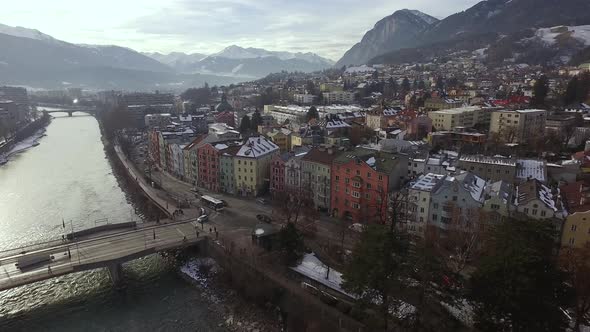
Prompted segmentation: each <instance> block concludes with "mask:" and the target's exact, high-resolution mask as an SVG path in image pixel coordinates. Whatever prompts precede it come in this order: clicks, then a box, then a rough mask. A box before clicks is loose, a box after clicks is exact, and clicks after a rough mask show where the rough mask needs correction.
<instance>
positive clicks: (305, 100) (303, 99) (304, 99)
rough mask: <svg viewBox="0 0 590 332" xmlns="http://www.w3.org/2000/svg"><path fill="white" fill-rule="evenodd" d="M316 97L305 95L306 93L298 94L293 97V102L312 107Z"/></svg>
mask: <svg viewBox="0 0 590 332" xmlns="http://www.w3.org/2000/svg"><path fill="white" fill-rule="evenodd" d="M315 98H316V97H315V96H314V95H311V94H304V93H296V94H294V95H293V101H295V102H296V103H298V104H304V105H310V104H313V101H314V99H315Z"/></svg>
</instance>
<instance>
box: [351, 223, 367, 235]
mask: <svg viewBox="0 0 590 332" xmlns="http://www.w3.org/2000/svg"><path fill="white" fill-rule="evenodd" d="M348 229H350V230H351V231H354V232H357V233H362V232H363V230H364V229H365V225H363V224H359V223H354V224H352V225H350V226H348Z"/></svg>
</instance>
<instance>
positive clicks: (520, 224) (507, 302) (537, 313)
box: [471, 220, 568, 331]
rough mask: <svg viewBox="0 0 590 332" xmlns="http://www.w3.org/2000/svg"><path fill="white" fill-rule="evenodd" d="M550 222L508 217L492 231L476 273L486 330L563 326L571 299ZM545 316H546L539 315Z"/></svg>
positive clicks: (479, 319) (479, 316)
mask: <svg viewBox="0 0 590 332" xmlns="http://www.w3.org/2000/svg"><path fill="white" fill-rule="evenodd" d="M555 235H556V233H555V230H554V228H553V226H552V224H551V223H549V222H547V221H536V220H507V221H506V222H502V223H500V224H499V225H497V226H496V227H495V229H494V231H493V232H492V235H491V237H490V240H489V242H488V245H487V246H486V251H485V254H484V255H483V257H482V259H481V260H480V261H479V264H478V265H477V269H476V271H475V272H474V274H473V275H472V278H471V297H472V299H473V300H474V301H475V303H476V305H475V314H476V326H477V327H478V328H479V329H480V330H482V331H561V330H564V329H565V328H566V327H567V322H566V318H565V316H564V314H563V313H562V311H561V309H560V307H566V306H567V304H568V298H567V290H566V288H567V286H566V285H565V283H564V281H565V280H564V274H563V273H562V272H561V271H560V270H558V269H557V265H556V264H555V263H556V257H555V254H554V247H555ZM539 318H542V319H539Z"/></svg>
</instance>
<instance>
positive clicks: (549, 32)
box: [536, 25, 590, 45]
mask: <svg viewBox="0 0 590 332" xmlns="http://www.w3.org/2000/svg"><path fill="white" fill-rule="evenodd" d="M560 28H561V29H560ZM563 28H566V29H567V31H570V32H573V34H572V37H573V38H576V39H578V40H579V41H581V42H583V43H584V44H585V45H590V25H578V26H565V27H552V28H542V29H539V30H537V33H536V35H537V37H539V38H541V40H543V41H544V42H546V43H547V44H551V45H552V44H555V42H556V39H555V38H556V37H557V36H559V35H561V34H562V33H564V30H563Z"/></svg>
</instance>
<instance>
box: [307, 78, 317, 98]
mask: <svg viewBox="0 0 590 332" xmlns="http://www.w3.org/2000/svg"><path fill="white" fill-rule="evenodd" d="M305 90H307V93H309V94H312V95H314V94H315V93H316V91H315V84H313V81H307V83H305Z"/></svg>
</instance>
